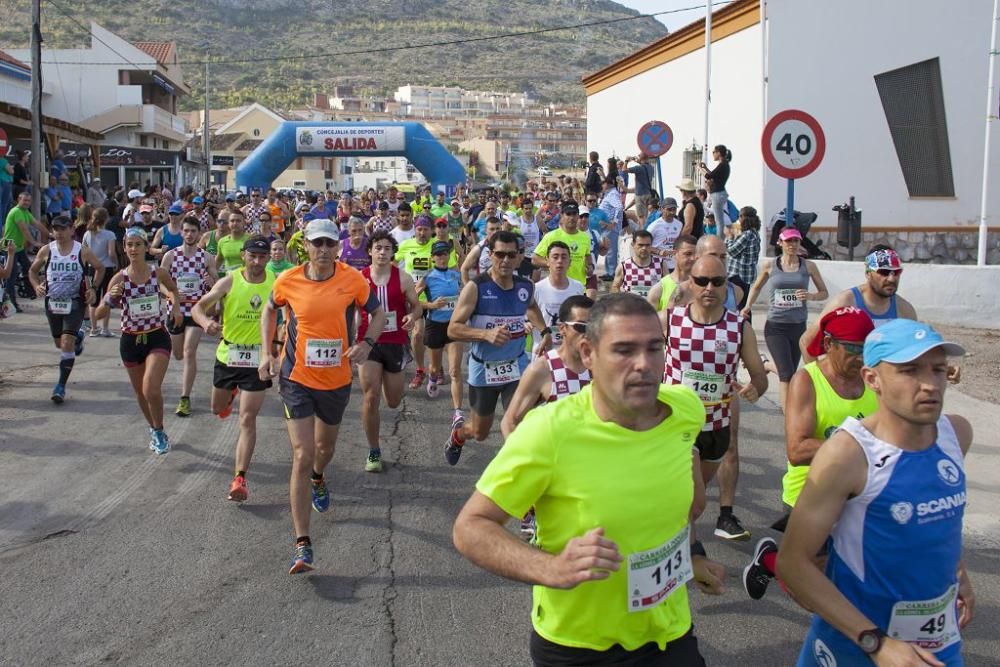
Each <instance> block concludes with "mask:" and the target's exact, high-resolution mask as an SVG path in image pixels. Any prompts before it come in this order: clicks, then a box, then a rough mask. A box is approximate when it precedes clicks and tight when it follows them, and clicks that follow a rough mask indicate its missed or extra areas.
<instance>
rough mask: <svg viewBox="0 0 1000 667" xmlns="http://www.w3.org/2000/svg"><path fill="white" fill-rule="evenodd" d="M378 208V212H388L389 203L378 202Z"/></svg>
mask: <svg viewBox="0 0 1000 667" xmlns="http://www.w3.org/2000/svg"><path fill="white" fill-rule="evenodd" d="M378 208H379V210H380V211H388V210H389V202H387V201H380V202H379V203H378Z"/></svg>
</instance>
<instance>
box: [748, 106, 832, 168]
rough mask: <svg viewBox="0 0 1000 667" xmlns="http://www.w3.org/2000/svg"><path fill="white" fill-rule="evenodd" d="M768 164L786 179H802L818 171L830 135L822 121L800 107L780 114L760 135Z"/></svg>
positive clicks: (762, 151)
mask: <svg viewBox="0 0 1000 667" xmlns="http://www.w3.org/2000/svg"><path fill="white" fill-rule="evenodd" d="M760 150H761V153H763V155H764V162H765V163H766V164H767V166H768V167H769V168H770V169H771V171H773V172H774V173H776V174H777V175H778V176H781V177H782V178H791V179H795V178H802V177H804V176H808V175H809V174H811V173H813V172H814V171H816V168H817V167H819V164H820V162H822V161H823V155H824V154H825V153H826V136H825V135H824V134H823V128H822V127H820V125H819V121H817V120H816V119H815V118H813V117H812V116H810V115H809V114H807V113H806V112H805V111H799V110H798V109H788V110H786V111H782V112H781V113H779V114H776V115H775V116H774V117H773V118H771V120H770V121H768V123H767V125H765V126H764V132H763V134H762V135H761V137H760Z"/></svg>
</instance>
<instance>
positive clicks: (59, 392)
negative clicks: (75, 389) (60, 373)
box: [52, 382, 66, 405]
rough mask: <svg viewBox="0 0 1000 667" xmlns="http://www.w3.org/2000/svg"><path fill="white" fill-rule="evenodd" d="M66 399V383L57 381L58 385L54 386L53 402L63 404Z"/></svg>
mask: <svg viewBox="0 0 1000 667" xmlns="http://www.w3.org/2000/svg"><path fill="white" fill-rule="evenodd" d="M65 399H66V385H64V384H62V383H59V382H57V383H56V386H54V387H52V402H53V403H55V404H56V405H59V404H61V403H62V402H63V401H64V400H65Z"/></svg>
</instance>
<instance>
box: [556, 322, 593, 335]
mask: <svg viewBox="0 0 1000 667" xmlns="http://www.w3.org/2000/svg"><path fill="white" fill-rule="evenodd" d="M560 324H565V325H566V326H568V327H572V329H573V331H575V332H577V333H578V334H585V333H587V323H586V322H560Z"/></svg>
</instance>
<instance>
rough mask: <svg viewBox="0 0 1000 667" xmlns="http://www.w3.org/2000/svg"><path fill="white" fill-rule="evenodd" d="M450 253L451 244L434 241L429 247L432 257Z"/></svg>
mask: <svg viewBox="0 0 1000 667" xmlns="http://www.w3.org/2000/svg"><path fill="white" fill-rule="evenodd" d="M450 253H451V244H450V243H448V242H447V241H435V242H434V245H432V246H431V254H432V255H447V254H450Z"/></svg>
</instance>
